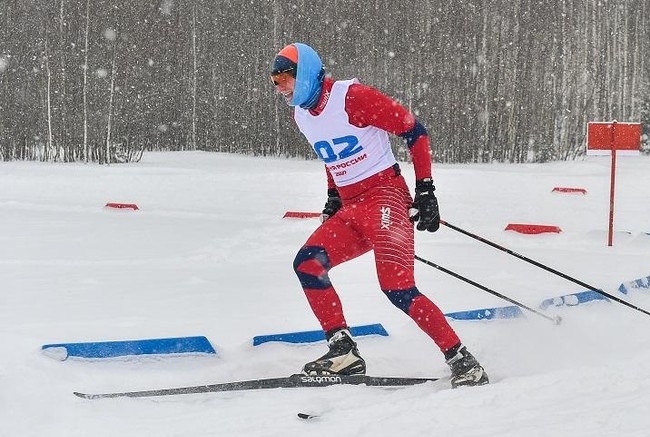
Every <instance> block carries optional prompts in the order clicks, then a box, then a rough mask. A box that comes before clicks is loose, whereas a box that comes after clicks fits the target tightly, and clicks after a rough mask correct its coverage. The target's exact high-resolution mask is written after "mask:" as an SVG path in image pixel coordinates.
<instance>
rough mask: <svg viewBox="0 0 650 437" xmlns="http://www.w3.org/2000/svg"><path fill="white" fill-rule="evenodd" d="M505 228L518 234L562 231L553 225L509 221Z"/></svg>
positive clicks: (557, 232)
mask: <svg viewBox="0 0 650 437" xmlns="http://www.w3.org/2000/svg"><path fill="white" fill-rule="evenodd" d="M505 230H506V231H515V232H519V233H520V234H543V233H545V232H554V233H556V234H559V233H560V232H562V229H560V228H559V227H557V226H553V225H530V224H523V223H509V224H508V226H506V229H505Z"/></svg>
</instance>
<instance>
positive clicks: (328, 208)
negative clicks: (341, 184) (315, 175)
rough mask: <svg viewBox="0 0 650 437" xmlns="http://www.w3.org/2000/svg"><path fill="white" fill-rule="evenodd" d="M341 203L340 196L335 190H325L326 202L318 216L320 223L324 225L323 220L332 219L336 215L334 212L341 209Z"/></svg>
mask: <svg viewBox="0 0 650 437" xmlns="http://www.w3.org/2000/svg"><path fill="white" fill-rule="evenodd" d="M342 206H343V202H341V196H339V192H338V190H337V189H336V188H330V189H328V190H327V202H326V203H325V207H324V208H323V212H322V213H321V215H320V222H321V223H325V220H327V219H328V218H330V217H332V216H333V215H334V214H336V211H338V210H339V209H341V207H342Z"/></svg>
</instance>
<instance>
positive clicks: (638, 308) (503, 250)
mask: <svg viewBox="0 0 650 437" xmlns="http://www.w3.org/2000/svg"><path fill="white" fill-rule="evenodd" d="M440 224H441V225H445V226H447V227H448V228H449V229H453V230H454V231H456V232H460V233H461V234H464V235H467V236H468V237H471V238H473V239H475V240H478V241H480V242H481V243H485V244H487V245H488V246H492V247H494V248H495V249H499V250H500V251H502V252H505V253H507V254H509V255H512V256H514V257H516V258H519V259H520V260H523V261H526V262H527V263H530V264H532V265H534V266H535V267H539V268H540V269H543V270H546V271H547V272H551V273H553V274H554V275H557V276H559V277H561V278H563V279H566V280H568V281H571V282H573V283H576V284H578V285H580V286H581V287H585V288H588V289H589V290H591V291H595V292H596V293H600V294H602V295H603V296H607V297H608V298H610V299H611V300H613V301H615V302H618V303H620V304H622V305H625V306H627V307H629V308H632V309H633V310H637V311H639V312H641V313H643V314H646V315H648V316H650V312H648V311H646V310H644V309H643V308H640V307H638V306H636V305H632V304H631V303H629V302H626V301H624V300H623V299H621V298H619V297H616V296H614V295H612V294H609V293H607V292H605V291H603V290H601V289H599V288H596V287H594V286H592V285H589V284H587V283H585V282H582V281H580V280H579V279H576V278H573V277H571V276H569V275H567V274H565V273H562V272H560V271H558V270H555V269H554V268H552V267H549V266H547V265H544V264H542V263H540V262H538V261H535V260H533V259H530V258H528V257H526V256H524V255H521V254H519V253H517V252H515V251H514V250H510V249H508V248H505V247H503V246H501V245H499V244H497V243H494V242H492V241H490V240H488V239H485V238H483V237H481V236H479V235H476V234H472V233H471V232H468V231H466V230H465V229H462V228H459V227H458V226H454V225H452V224H451V223H449V222H445V221H442V220H440Z"/></svg>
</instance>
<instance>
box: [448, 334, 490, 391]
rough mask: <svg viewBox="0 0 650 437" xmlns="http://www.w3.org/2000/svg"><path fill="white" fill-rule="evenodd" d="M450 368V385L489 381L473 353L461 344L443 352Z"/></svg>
mask: <svg viewBox="0 0 650 437" xmlns="http://www.w3.org/2000/svg"><path fill="white" fill-rule="evenodd" d="M445 358H447V364H448V365H449V367H450V368H451V387H452V388H457V387H464V386H475V385H485V384H488V383H489V382H490V380H489V378H488V375H487V373H485V370H484V369H483V367H482V366H481V365H480V364H479V362H478V361H477V360H476V358H474V355H472V354H471V353H469V351H468V350H467V348H466V347H465V346H463V345H462V344H460V343H459V344H458V345H457V346H454V347H453V348H451V349H450V350H449V351H447V352H446V353H445Z"/></svg>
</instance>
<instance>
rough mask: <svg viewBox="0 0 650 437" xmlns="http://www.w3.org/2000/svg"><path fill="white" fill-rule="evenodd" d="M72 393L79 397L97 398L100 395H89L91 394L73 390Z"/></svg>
mask: <svg viewBox="0 0 650 437" xmlns="http://www.w3.org/2000/svg"><path fill="white" fill-rule="evenodd" d="M72 394H73V395H75V396H76V397H78V398H81V399H98V398H100V396H97V395H91V394H88V393H80V392H78V391H73V392H72Z"/></svg>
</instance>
